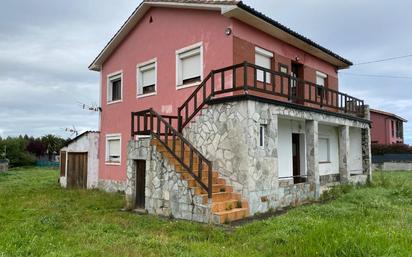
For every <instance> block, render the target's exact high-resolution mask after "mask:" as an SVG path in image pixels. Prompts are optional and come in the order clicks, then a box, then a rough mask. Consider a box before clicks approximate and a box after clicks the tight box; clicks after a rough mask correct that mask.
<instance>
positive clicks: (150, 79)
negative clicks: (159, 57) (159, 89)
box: [137, 59, 157, 96]
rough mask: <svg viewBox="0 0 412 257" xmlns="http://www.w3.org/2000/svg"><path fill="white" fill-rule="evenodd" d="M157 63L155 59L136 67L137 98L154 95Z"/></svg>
mask: <svg viewBox="0 0 412 257" xmlns="http://www.w3.org/2000/svg"><path fill="white" fill-rule="evenodd" d="M156 82H157V62H156V59H154V60H151V61H149V62H146V63H143V64H140V65H138V67H137V94H138V96H143V95H145V96H147V95H153V94H155V93H156V84H157V83H156Z"/></svg>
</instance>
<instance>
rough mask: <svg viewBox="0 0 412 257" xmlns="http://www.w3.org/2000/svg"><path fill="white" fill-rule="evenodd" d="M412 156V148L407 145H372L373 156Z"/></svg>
mask: <svg viewBox="0 0 412 257" xmlns="http://www.w3.org/2000/svg"><path fill="white" fill-rule="evenodd" d="M400 153H404V154H405V153H406V154H412V147H411V146H409V145H405V144H392V145H381V144H372V154H373V155H383V154H400Z"/></svg>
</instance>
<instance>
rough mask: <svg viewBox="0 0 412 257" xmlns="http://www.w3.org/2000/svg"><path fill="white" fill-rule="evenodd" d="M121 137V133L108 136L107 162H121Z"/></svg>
mask: <svg viewBox="0 0 412 257" xmlns="http://www.w3.org/2000/svg"><path fill="white" fill-rule="evenodd" d="M120 160H121V137H120V135H118V134H116V135H107V136H106V163H113V164H114V163H115V164H120Z"/></svg>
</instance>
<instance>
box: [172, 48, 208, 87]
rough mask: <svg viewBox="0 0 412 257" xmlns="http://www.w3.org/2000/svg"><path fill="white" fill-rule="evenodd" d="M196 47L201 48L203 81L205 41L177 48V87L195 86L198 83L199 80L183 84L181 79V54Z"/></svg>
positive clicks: (201, 79) (201, 77) (201, 78)
mask: <svg viewBox="0 0 412 257" xmlns="http://www.w3.org/2000/svg"><path fill="white" fill-rule="evenodd" d="M196 48H200V81H203V73H204V71H203V63H204V61H203V42H198V43H196V44H193V45H190V46H187V47H184V48H182V49H179V50H176V89H177V90H179V89H184V88H188V87H193V86H196V85H198V84H199V83H198V82H195V83H191V84H187V85H183V81H181V80H180V78H181V76H180V73H181V72H182V61H181V58H180V57H179V56H180V55H181V54H183V53H185V52H189V51H192V50H194V49H196Z"/></svg>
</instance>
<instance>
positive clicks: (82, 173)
mask: <svg viewBox="0 0 412 257" xmlns="http://www.w3.org/2000/svg"><path fill="white" fill-rule="evenodd" d="M67 187H68V188H87V153H68V155H67Z"/></svg>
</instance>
